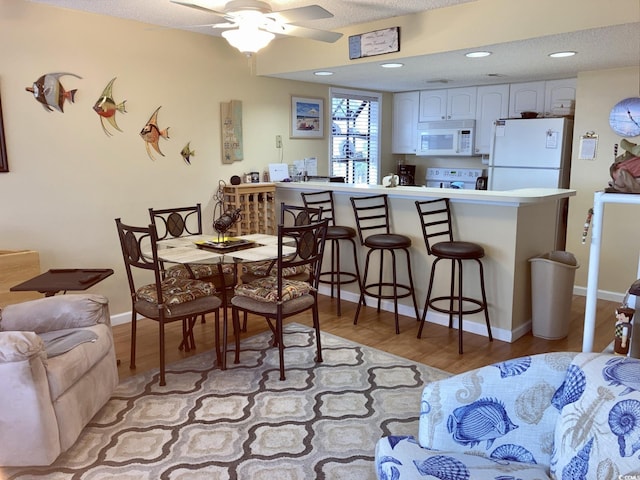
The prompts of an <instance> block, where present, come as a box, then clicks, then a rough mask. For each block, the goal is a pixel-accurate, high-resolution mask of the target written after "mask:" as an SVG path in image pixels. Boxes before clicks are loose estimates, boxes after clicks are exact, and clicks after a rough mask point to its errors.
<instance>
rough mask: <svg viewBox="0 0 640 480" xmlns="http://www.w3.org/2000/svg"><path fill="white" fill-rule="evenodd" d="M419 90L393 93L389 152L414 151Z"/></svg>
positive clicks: (416, 134)
mask: <svg viewBox="0 0 640 480" xmlns="http://www.w3.org/2000/svg"><path fill="white" fill-rule="evenodd" d="M419 101H420V100H419V92H403V93H396V94H394V95H393V126H392V132H391V153H416V142H417V140H418V138H417V136H418V130H417V128H418V107H419Z"/></svg>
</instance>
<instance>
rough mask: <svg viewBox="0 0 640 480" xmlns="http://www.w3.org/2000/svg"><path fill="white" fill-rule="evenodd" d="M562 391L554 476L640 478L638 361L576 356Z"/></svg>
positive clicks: (639, 378)
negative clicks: (564, 392) (563, 394)
mask: <svg viewBox="0 0 640 480" xmlns="http://www.w3.org/2000/svg"><path fill="white" fill-rule="evenodd" d="M563 388H564V390H565V391H566V392H569V393H568V394H567V395H565V396H564V398H563V400H562V401H561V402H560V404H556V407H558V408H561V409H562V410H561V413H560V419H559V421H558V423H557V425H556V430H555V442H554V446H555V448H554V453H553V455H552V458H551V473H552V475H555V477H554V478H558V479H574V478H612V479H617V478H640V360H638V359H633V358H628V357H612V356H609V355H599V354H596V353H594V354H581V355H578V356H576V357H575V358H574V361H573V362H572V364H571V366H570V367H569V370H568V372H567V377H566V379H565V382H564V385H563Z"/></svg>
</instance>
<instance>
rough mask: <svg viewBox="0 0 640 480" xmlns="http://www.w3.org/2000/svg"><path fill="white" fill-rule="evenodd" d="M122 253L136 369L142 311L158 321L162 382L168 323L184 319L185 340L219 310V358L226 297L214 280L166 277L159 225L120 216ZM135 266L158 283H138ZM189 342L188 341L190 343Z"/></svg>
mask: <svg viewBox="0 0 640 480" xmlns="http://www.w3.org/2000/svg"><path fill="white" fill-rule="evenodd" d="M116 227H117V229H118V236H119V238H120V246H121V248H122V256H123V259H124V264H125V267H126V271H127V279H128V282H129V292H130V295H131V363H130V368H132V369H133V368H136V325H137V323H136V322H137V317H138V314H140V315H142V316H143V317H145V318H149V319H151V320H154V321H156V322H158V335H159V350H160V385H165V384H166V382H165V331H164V330H165V324H167V323H170V322H176V321H181V322H182V329H183V341H185V340H186V339H187V338H188V336H189V335H192V332H191V326H192V325H193V322H194V321H195V319H196V318H197V317H198V316H199V315H204V314H207V313H212V312H213V313H215V327H214V328H215V340H216V347H215V348H216V359H217V360H218V364H219V365H221V366H222V367H224V365H225V364H224V360H223V359H221V357H220V341H219V323H220V322H219V308H220V305H222V300H220V298H219V297H217V296H216V295H215V293H216V289H215V287H214V286H213V284H212V283H210V282H204V281H201V280H195V279H189V278H177V277H164V278H163V276H162V268H161V265H160V261H159V260H158V247H157V242H158V235H157V233H156V227H155V225H153V224H151V225H149V226H148V227H135V226H131V225H125V224H124V223H122V221H121V220H120V219H119V218H117V219H116ZM134 269H141V270H147V271H151V272H153V275H154V282H153V283H150V284H146V285H143V286H138V285H137V283H136V280H135V279H136V278H139V277H135V276H134V274H133V270H134ZM225 343H226V341H225ZM188 345H189V343H188V342H187V346H188Z"/></svg>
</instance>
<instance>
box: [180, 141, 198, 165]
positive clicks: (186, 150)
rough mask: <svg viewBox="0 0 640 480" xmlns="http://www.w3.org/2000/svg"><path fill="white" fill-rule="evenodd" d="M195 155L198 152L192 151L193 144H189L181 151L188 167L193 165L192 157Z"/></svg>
mask: <svg viewBox="0 0 640 480" xmlns="http://www.w3.org/2000/svg"><path fill="white" fill-rule="evenodd" d="M195 154H196V152H195V151H193V150H191V142H187V144H186V145H185V146H184V147H183V148H182V150H180V155H181V156H182V159H183V160H184V161H185V163H186V164H187V165H191V157H193V156H194V155H195Z"/></svg>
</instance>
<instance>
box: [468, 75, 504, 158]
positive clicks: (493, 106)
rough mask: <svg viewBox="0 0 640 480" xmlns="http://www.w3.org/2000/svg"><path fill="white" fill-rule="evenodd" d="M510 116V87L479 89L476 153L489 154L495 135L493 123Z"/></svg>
mask: <svg viewBox="0 0 640 480" xmlns="http://www.w3.org/2000/svg"><path fill="white" fill-rule="evenodd" d="M508 114H509V85H508V84H504V85H484V86H481V87H478V95H477V103H476V115H475V118H476V144H475V148H474V153H476V154H478V155H483V154H488V153H489V149H490V147H491V137H492V135H493V122H494V121H496V120H497V119H499V118H506V117H507V115H508Z"/></svg>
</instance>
